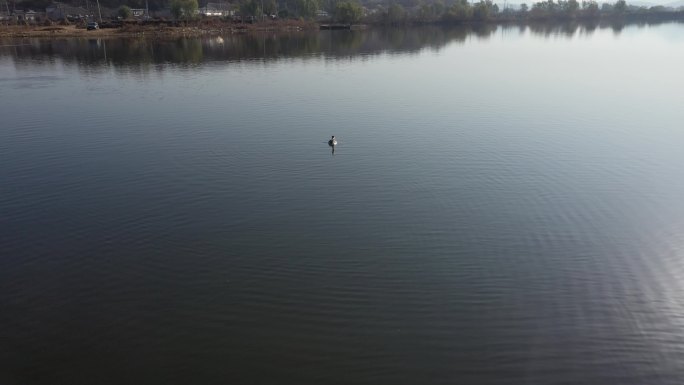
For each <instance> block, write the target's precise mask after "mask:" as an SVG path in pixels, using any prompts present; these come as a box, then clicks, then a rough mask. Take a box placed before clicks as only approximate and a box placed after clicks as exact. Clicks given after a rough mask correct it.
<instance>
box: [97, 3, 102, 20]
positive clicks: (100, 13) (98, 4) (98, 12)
mask: <svg viewBox="0 0 684 385" xmlns="http://www.w3.org/2000/svg"><path fill="white" fill-rule="evenodd" d="M97 14H98V15H99V16H100V24H102V11H100V0H97Z"/></svg>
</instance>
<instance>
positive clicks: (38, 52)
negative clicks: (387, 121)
mask: <svg viewBox="0 0 684 385" xmlns="http://www.w3.org/2000/svg"><path fill="white" fill-rule="evenodd" d="M499 28H503V29H504V30H505V31H509V32H514V33H515V32H517V33H520V34H524V33H526V32H527V31H529V32H530V33H531V34H533V35H537V36H543V37H549V36H567V37H572V36H577V35H584V36H586V35H591V34H592V33H594V31H596V29H599V28H600V29H605V28H610V29H612V30H613V31H614V32H615V33H620V31H622V29H623V28H624V23H623V22H612V23H611V22H601V23H596V22H593V23H592V22H589V23H584V22H577V21H568V22H565V23H557V22H556V23H531V24H527V25H517V24H511V25H504V26H497V25H493V24H479V25H474V26H465V25H462V26H450V27H438V26H427V27H417V28H388V29H371V30H367V31H322V32H320V33H318V32H315V33H304V32H293V33H270V34H269V33H263V34H250V35H227V36H221V37H216V36H214V37H205V38H181V39H169V40H146V39H54V40H44V39H29V40H26V39H24V40H21V43H22V45H20V46H15V47H12V49H8V48H1V47H0V56H10V57H15V58H17V59H21V60H27V59H28V60H31V62H33V63H45V64H50V63H55V62H56V61H57V60H59V61H61V62H63V63H73V64H75V65H78V66H79V67H84V70H86V71H100V70H102V69H103V68H106V67H108V66H113V67H114V68H122V69H123V68H125V69H126V70H128V71H143V72H144V71H149V70H161V69H162V68H163V67H161V66H158V64H168V63H172V64H177V65H181V66H182V65H191V66H194V65H201V64H202V63H206V62H239V61H245V60H255V59H258V60H263V61H276V60H280V59H283V58H295V57H298V58H303V59H307V58H319V57H321V56H324V57H326V59H333V60H335V59H348V58H349V57H352V56H359V55H363V56H368V55H379V54H387V53H389V54H393V53H402V54H405V53H409V54H410V53H417V52H419V51H421V50H423V49H425V48H428V49H433V50H439V49H441V48H442V47H444V46H446V45H447V44H450V43H454V42H456V43H463V42H465V41H466V40H467V39H468V38H469V37H475V38H477V39H487V38H489V37H490V36H492V35H493V34H494V33H496V31H497V30H499ZM27 42H28V44H26V43H27ZM16 44H17V40H12V39H0V46H9V45H16Z"/></svg>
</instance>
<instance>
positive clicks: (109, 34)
mask: <svg viewBox="0 0 684 385" xmlns="http://www.w3.org/2000/svg"><path fill="white" fill-rule="evenodd" d="M645 16H646V15H639V14H635V15H629V14H628V15H624V16H622V17H619V18H617V17H599V18H585V17H582V18H573V19H564V18H547V19H538V20H537V19H535V20H520V19H515V18H511V19H506V18H500V19H495V20H486V21H472V20H468V21H461V22H448V23H445V22H422V23H421V22H412V23H404V24H383V23H371V24H367V25H356V26H350V27H351V28H350V29H357V27H359V29H362V28H365V27H388V26H391V27H394V28H410V27H417V26H418V27H419V26H430V25H432V26H444V27H454V26H459V25H461V26H471V27H473V26H478V25H539V24H545V25H566V24H568V23H577V24H598V23H601V24H605V23H610V24H625V25H626V24H634V23H664V22H684V12H669V13H667V14H666V15H665V16H664V17H663V16H662V15H659V17H653V15H648V16H649V17H645ZM321 25H323V24H319V23H316V22H307V21H299V20H282V21H278V20H276V21H268V22H263V23H254V24H246V23H245V24H243V23H231V22H219V21H212V22H205V21H191V22H187V23H174V22H158V23H144V24H143V23H135V22H134V23H125V24H124V25H123V26H122V27H118V28H101V29H98V30H91V31H88V30H86V28H85V26H84V25H75V24H72V25H0V38H119V37H123V38H131V37H138V38H140V37H143V38H152V39H155V38H178V37H201V36H216V35H226V34H244V33H262V32H271V33H293V32H304V31H309V32H310V31H318V30H319V29H321Z"/></svg>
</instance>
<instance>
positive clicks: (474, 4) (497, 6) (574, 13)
mask: <svg viewBox="0 0 684 385" xmlns="http://www.w3.org/2000/svg"><path fill="white" fill-rule="evenodd" d="M64 1H65V3H67V2H68V3H70V4H71V6H74V7H76V6H78V7H81V8H80V9H88V10H91V11H90V12H94V11H92V10H93V9H96V8H95V2H96V1H97V2H99V4H98V7H99V6H101V7H102V8H104V9H106V10H111V11H110V12H103V16H105V15H106V17H118V18H119V19H132V18H133V16H135V18H137V19H138V20H142V19H141V18H140V14H137V15H133V14H132V12H131V11H132V9H134V10H135V9H138V10H140V9H145V10H146V11H145V12H147V10H149V11H150V13H149V15H148V14H147V13H145V17H144V19H145V20H146V19H148V18H165V19H167V20H169V19H175V20H185V21H187V20H191V19H198V18H212V19H216V20H223V21H230V22H234V21H240V22H244V21H248V22H259V21H263V20H266V19H296V20H307V21H318V22H336V23H344V24H355V23H366V24H383V25H404V24H438V23H439V24H459V23H473V22H527V21H569V20H593V19H624V20H627V21H638V20H644V21H663V20H684V7H680V8H679V9H673V8H666V7H663V6H653V7H637V6H630V5H629V4H628V3H627V2H626V1H625V0H617V1H615V2H614V3H613V2H602V3H599V2H597V1H596V0H581V2H580V1H579V0H555V1H554V0H545V1H539V2H534V3H529V4H528V3H523V4H513V5H511V4H507V2H504V0H501V1H500V2H498V3H495V2H493V1H492V0H477V1H468V0H232V1H231V2H227V1H224V0H199V1H198V0H64ZM10 3H11V5H9V6H8V7H7V8H8V9H9V8H12V9H24V10H28V9H33V10H39V9H41V7H42V8H43V9H45V8H46V7H48V6H50V5H51V4H54V3H53V2H52V0H9V2H8V4H10ZM209 4H212V5H213V6H215V5H216V4H219V5H220V6H221V9H222V10H221V12H222V13H221V15H222V16H216V15H215V14H214V15H213V16H208V15H209V14H208V13H207V12H206V9H207V7H208V6H209ZM203 10H204V11H203ZM92 14H93V13H91V15H92Z"/></svg>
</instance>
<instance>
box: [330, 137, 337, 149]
mask: <svg viewBox="0 0 684 385" xmlns="http://www.w3.org/2000/svg"><path fill="white" fill-rule="evenodd" d="M328 146H337V139H335V135H333V136H332V138H330V140H329V141H328Z"/></svg>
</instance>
